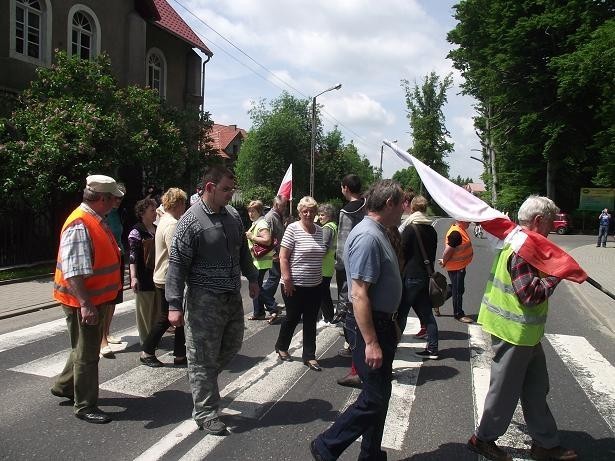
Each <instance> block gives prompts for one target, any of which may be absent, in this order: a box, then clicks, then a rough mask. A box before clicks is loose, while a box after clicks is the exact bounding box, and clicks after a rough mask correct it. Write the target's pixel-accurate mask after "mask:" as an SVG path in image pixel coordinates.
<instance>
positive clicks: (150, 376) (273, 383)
mask: <svg viewBox="0 0 615 461" xmlns="http://www.w3.org/2000/svg"><path fill="white" fill-rule="evenodd" d="M133 312H134V301H127V302H125V303H122V304H120V305H118V307H117V308H116V315H126V314H131V313H133ZM265 328H267V324H266V323H265V322H246V331H245V336H244V341H247V340H248V339H250V338H252V337H254V336H256V335H258V334H259V333H260V332H261V331H262V330H263V329H265ZM418 328H419V324H418V320H417V319H416V318H412V317H411V318H409V319H408V324H407V327H406V330H405V332H404V335H403V337H402V341H401V343H400V344H399V348H398V352H397V354H396V358H395V361H394V364H393V368H394V376H393V390H392V395H391V401H390V405H389V412H388V415H387V419H386V429H385V436H384V438H383V448H385V449H387V450H392V451H393V452H400V451H403V449H404V443H405V442H406V440H407V437H408V428H409V422H410V421H411V418H412V417H413V415H412V407H413V403H414V401H415V398H416V391H417V380H418V378H419V374H420V373H421V367H422V366H423V364H424V362H423V361H422V360H420V359H419V358H417V357H416V356H414V352H415V351H417V350H420V349H422V348H424V346H425V343H424V341H421V340H417V339H415V338H414V337H413V333H414V332H416V331H417V330H418ZM467 328H468V343H467V347H468V349H469V352H470V363H469V366H470V371H471V377H472V380H471V387H472V389H471V391H469V392H468V395H471V396H472V400H473V409H474V423H475V424H478V421H479V418H480V416H481V414H482V411H483V403H484V399H485V395H486V392H487V389H488V386H489V369H490V360H491V351H490V339H489V337H488V335H487V334H485V333H484V332H483V331H482V329H481V328H480V327H479V326H478V325H469V326H468V327H467ZM317 333H318V336H317V357H323V356H332V355H334V352H333V350H334V349H333V348H334V347H335V346H336V345H339V340H340V337H339V330H338V329H337V328H330V327H325V328H321V329H319V330H318V332H317ZM59 334H65V322H64V319H60V320H55V321H51V322H47V323H44V324H41V325H37V326H35V327H31V328H26V329H22V330H19V331H15V332H11V333H6V334H3V335H0V352H6V351H11V350H13V349H16V348H18V347H23V346H26V345H28V344H32V343H35V342H38V341H44V340H46V339H48V338H51V337H53V336H55V335H59ZM114 334H115V335H118V336H121V337H122V338H123V340H124V342H123V343H122V344H120V345H114V346H113V347H114V350H115V351H120V350H125V349H128V348H130V347H132V346H135V345H137V344H138V334H137V331H136V328H134V327H131V328H127V329H124V330H122V331H119V332H116V333H114ZM301 338H302V334H301V331H299V332H297V334H296V335H295V336H294V338H293V340H292V343H291V347H290V349H289V351H290V353H291V355H293V354H294V355H297V352H296V351H297V350H298V349H300V348H301V346H302V339H301ZM544 342H548V343H550V345H551V346H552V347H553V349H554V350H555V353H556V356H557V357H559V359H560V360H561V361H562V362H563V363H564V364H565V366H566V368H567V369H568V370H569V372H570V374H571V376H572V377H573V378H574V380H575V381H576V382H577V383H578V386H579V389H580V390H581V392H583V393H584V394H585V395H586V396H587V398H588V400H589V401H591V403H592V404H593V405H594V407H595V410H596V413H597V414H598V415H599V417H600V418H601V419H602V420H603V421H604V422H605V424H606V425H607V426H608V427H609V428H610V431H611V435H615V367H614V366H613V364H611V363H609V361H608V360H607V359H606V358H605V357H604V356H603V355H602V354H600V352H598V351H597V350H596V349H595V348H594V347H593V346H592V345H591V343H590V342H589V341H588V340H587V339H586V338H584V337H579V336H570V335H561V334H553V333H550V334H547V335H546V337H545V340H544ZM50 352H51V353H50V354H48V355H45V356H42V357H38V358H34V359H33V360H30V361H27V362H24V363H21V364H18V365H15V366H12V367H10V368H7V369H6V370H8V371H10V372H12V373H17V374H20V375H21V374H23V375H36V376H41V377H46V378H52V377H53V376H55V375H57V374H58V373H59V372H60V371H61V370H62V368H63V366H64V363H65V360H66V358H67V355H68V353H69V350H68V349H64V350H60V351H50ZM160 359H161V360H162V361H163V362H166V363H167V364H168V365H169V366H166V367H163V368H160V369H152V368H149V367H146V366H143V365H138V364H137V362H136V361H135V365H134V366H132V367H130V368H129V369H127V370H125V371H122V372H120V373H118V374H116V375H115V376H113V377H111V378H110V379H108V380H106V381H104V382H101V384H100V388H101V389H102V390H105V391H110V392H113V393H116V394H124V395H129V396H133V397H142V398H147V397H151V396H153V395H154V394H156V393H157V392H160V391H161V390H163V389H165V388H167V387H169V386H171V385H172V384H174V383H176V382H177V381H179V380H182V379H186V369H185V368H183V367H173V366H171V364H172V357H171V355H170V353H167V354H163V355H161V357H160ZM101 364H104V362H101ZM101 366H104V365H101ZM307 373H312V372H310V371H309V370H308V369H307V368H306V367H305V366H303V364H302V363H301V362H300V361H297V360H295V361H293V362H280V361H279V360H278V357H277V354H275V352H271V353H270V354H268V355H267V356H265V357H264V358H262V359H260V360H259V361H258V362H257V363H256V364H255V365H254V366H252V367H250V368H248V369H247V370H245V371H244V372H243V373H241V374H239V375H238V376H237V377H236V378H235V379H233V380H231V381H230V382H229V383H228V384H227V385H226V386H225V387H224V388H223V389H222V390H221V391H220V395H221V398H222V399H223V400H224V402H225V405H226V407H225V408H224V409H223V411H222V413H223V415H224V414H226V415H232V416H237V417H240V418H241V419H242V420H252V421H255V422H258V421H260V420H262V419H263V418H265V416H266V415H267V414H268V413H269V412H270V411H271V410H272V409H273V408H274V407H275V405H277V404H278V403H279V402H280V401H283V400H284V398H285V396H286V395H287V393H289V392H290V391H291V390H292V389H293V387H294V386H295V385H296V384H297V383H299V382H301V380H302V379H303V378H304V377H305V375H306V374H307ZM344 392H347V398H346V399H345V402H346V403H345V404H344V405H342V406H341V407H340V408H339V411H343V410H344V409H345V408H346V407H347V406H348V405H350V404H352V403H353V402H354V400H355V399H356V397H357V396H358V393H359V391H358V390H355V389H347V390H345V391H344ZM196 430H197V426H196V425H195V424H194V422H193V421H192V420H189V419H187V420H184V421H181V422H180V423H179V424H175V425H173V426H172V427H170V429H169V430H168V432H167V433H166V434H164V435H163V436H162V437H160V439H159V440H157V441H156V443H154V444H152V445H151V446H150V447H149V448H147V449H146V450H145V451H143V452H142V453H141V454H140V455H138V456H136V457H135V459H137V460H159V459H166V457H167V455H168V454H169V453H170V452H171V451H173V450H175V451H176V450H177V447H178V446H179V445H180V444H184V445H185V444H186V442H188V441H190V446H187V447H185V449H184V451H183V452H182V454H181V456H180V458H179V459H182V460H196V459H205V458H207V457H208V456H210V455H211V453H212V452H213V451H214V449H216V447H218V446H219V445H220V444H222V443H227V441H229V440H232V437H233V435H231V436H229V437H226V438H225V437H219V436H211V435H208V436H204V437H198V440H196V441H193V439H194V438H195V437H191V436H193V435H194V433H195V432H196ZM230 431H231V433H232V432H233V426H232V425H231V426H230ZM529 439H530V437H529V435H528V434H527V431H526V429H525V424H524V420H523V416H522V413H521V410H520V408H519V407H518V408H517V411H516V412H515V415H514V417H513V422H512V423H511V425H510V427H509V430H508V432H507V433H506V434H505V435H504V436H503V437H502V438H501V439H500V440H499V441H498V444H499V445H501V446H503V447H505V448H506V449H507V450H509V451H510V452H511V453H512V454H513V455H514V456H515V459H525V458H526V457H527V455H528V449H529V446H528V445H527V441H528V440H529ZM182 448H183V445H182ZM174 459H175V458H174Z"/></svg>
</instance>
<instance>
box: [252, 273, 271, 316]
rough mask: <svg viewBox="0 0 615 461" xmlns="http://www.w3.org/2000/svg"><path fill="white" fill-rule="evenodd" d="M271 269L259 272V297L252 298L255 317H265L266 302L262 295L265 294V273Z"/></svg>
mask: <svg viewBox="0 0 615 461" xmlns="http://www.w3.org/2000/svg"><path fill="white" fill-rule="evenodd" d="M268 270H269V269H259V270H258V287H259V288H260V291H259V294H258V296H256V297H254V298H252V315H253V316H254V317H260V316H261V315H265V307H264V304H265V303H264V301H263V298H262V295H261V293H262V292H263V279H264V278H265V272H267V271H268Z"/></svg>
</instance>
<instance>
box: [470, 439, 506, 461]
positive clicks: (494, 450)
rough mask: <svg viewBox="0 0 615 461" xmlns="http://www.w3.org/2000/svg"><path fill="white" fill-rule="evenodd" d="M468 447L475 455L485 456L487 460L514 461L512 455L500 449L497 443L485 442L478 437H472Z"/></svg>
mask: <svg viewBox="0 0 615 461" xmlns="http://www.w3.org/2000/svg"><path fill="white" fill-rule="evenodd" d="M466 446H467V447H468V449H470V450H472V451H473V452H474V453H478V454H479V455H483V456H484V457H485V458H487V459H491V460H493V461H512V459H513V458H512V456H511V455H509V454H508V453H506V452H505V451H504V450H502V449H501V448H500V447H498V446H497V445H496V444H495V442H485V441H483V440H481V439H479V438H478V437H476V435H472V437H470V440H468V443H467V445H466Z"/></svg>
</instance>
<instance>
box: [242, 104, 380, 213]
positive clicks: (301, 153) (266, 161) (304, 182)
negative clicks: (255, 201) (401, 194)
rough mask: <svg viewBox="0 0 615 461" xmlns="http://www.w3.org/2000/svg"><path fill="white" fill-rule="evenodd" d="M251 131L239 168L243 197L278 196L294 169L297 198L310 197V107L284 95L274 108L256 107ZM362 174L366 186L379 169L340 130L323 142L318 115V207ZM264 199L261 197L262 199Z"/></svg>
mask: <svg viewBox="0 0 615 461" xmlns="http://www.w3.org/2000/svg"><path fill="white" fill-rule="evenodd" d="M249 114H250V118H251V119H252V129H251V130H250V132H249V133H248V136H247V138H246V140H245V141H244V143H243V144H242V146H241V150H240V152H239V157H238V159H237V162H236V164H235V172H236V173H237V177H238V182H239V187H241V189H242V191H243V196H244V197H250V198H252V197H256V196H257V195H255V194H263V195H267V194H269V193H271V194H273V193H275V192H277V190H278V187H279V185H280V182H281V180H282V178H283V177H284V173H286V170H287V168H288V165H289V164H290V163H292V164H293V197H294V198H296V199H299V198H301V197H303V196H304V195H307V194H308V192H309V175H310V147H311V112H310V101H308V100H301V99H297V98H295V97H293V96H291V95H289V94H288V93H282V95H281V96H280V97H278V98H277V99H275V100H273V101H272V102H271V103H270V104H269V107H267V106H266V105H265V101H259V102H258V103H255V104H254V105H253V106H252V108H251V110H250V112H249ZM348 173H354V174H357V175H358V176H359V177H360V178H361V180H362V181H363V183H364V184H365V185H369V184H371V183H372V182H373V181H374V178H375V173H374V169H373V168H372V167H371V165H370V164H369V161H368V160H367V159H365V158H362V157H361V156H360V155H359V153H358V151H357V149H356V147H355V146H354V144H353V143H352V142H350V143H349V144H344V139H343V137H342V134H341V133H340V132H339V130H337V128H336V129H334V130H333V131H331V132H329V133H327V134H326V135H324V136H323V134H322V129H321V124H320V119H319V117H318V114H317V123H316V152H315V162H314V188H315V190H314V195H315V196H316V198H317V199H318V200H319V201H322V200H326V199H333V198H335V197H339V195H340V180H341V178H342V177H343V176H344V175H346V174H348ZM259 198H260V197H259Z"/></svg>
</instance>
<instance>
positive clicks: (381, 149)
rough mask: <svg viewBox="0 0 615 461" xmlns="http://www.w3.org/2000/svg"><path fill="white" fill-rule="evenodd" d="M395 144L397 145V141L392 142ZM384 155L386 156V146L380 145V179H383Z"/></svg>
mask: <svg viewBox="0 0 615 461" xmlns="http://www.w3.org/2000/svg"><path fill="white" fill-rule="evenodd" d="M391 142H392V143H393V144H396V143H397V139H396V140H395V141H391ZM382 154H384V144H381V145H380V168H379V169H378V174H379V175H380V179H382Z"/></svg>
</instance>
